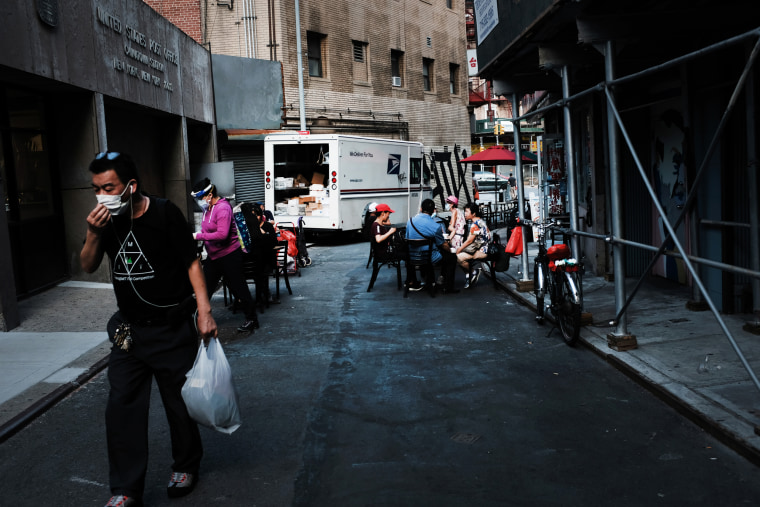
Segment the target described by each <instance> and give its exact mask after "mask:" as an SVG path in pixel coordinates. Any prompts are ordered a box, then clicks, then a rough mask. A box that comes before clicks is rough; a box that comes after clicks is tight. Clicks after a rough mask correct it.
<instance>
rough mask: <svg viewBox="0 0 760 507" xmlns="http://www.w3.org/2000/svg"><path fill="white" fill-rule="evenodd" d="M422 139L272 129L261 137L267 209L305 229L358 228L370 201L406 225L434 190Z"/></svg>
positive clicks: (339, 229)
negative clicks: (426, 169)
mask: <svg viewBox="0 0 760 507" xmlns="http://www.w3.org/2000/svg"><path fill="white" fill-rule="evenodd" d="M422 154H423V146H422V144H421V143H417V142H410V141H397V140H391V139H374V138H369V137H359V136H349V135H339V134H315V135H309V134H305V135H304V134H276V135H270V136H267V137H266V138H265V140H264V186H265V195H266V202H265V206H266V208H267V209H269V210H271V211H272V212H273V213H274V218H275V221H277V222H293V223H298V219H299V217H303V223H304V228H305V229H306V230H307V231H313V232H319V231H345V232H355V231H361V229H362V225H363V216H364V214H365V213H366V210H367V207H368V206H369V204H370V203H372V202H375V203H385V204H388V205H389V206H390V207H391V209H393V210H394V211H395V213H393V214H392V215H391V221H392V222H393V224H394V225H404V224H405V223H406V221H407V219H408V218H409V215H410V213H411V215H412V216H414V215H415V214H416V213H417V211H418V210H419V207H420V203H421V202H422V200H423V199H425V198H428V197H430V196H431V195H432V189H431V187H430V175H429V174H423V170H422V168H423V164H422Z"/></svg>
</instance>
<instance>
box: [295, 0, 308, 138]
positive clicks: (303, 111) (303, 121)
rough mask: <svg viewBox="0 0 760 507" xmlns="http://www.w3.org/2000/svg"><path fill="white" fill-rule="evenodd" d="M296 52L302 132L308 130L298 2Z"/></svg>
mask: <svg viewBox="0 0 760 507" xmlns="http://www.w3.org/2000/svg"><path fill="white" fill-rule="evenodd" d="M296 51H297V52H298V106H299V107H300V108H301V130H302V131H303V130H306V107H305V106H304V100H303V55H302V54H301V9H300V7H299V6H298V0H296Z"/></svg>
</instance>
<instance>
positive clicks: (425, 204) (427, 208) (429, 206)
mask: <svg viewBox="0 0 760 507" xmlns="http://www.w3.org/2000/svg"><path fill="white" fill-rule="evenodd" d="M420 209H421V210H422V212H423V213H427V214H428V215H432V214H433V212H434V211H435V202H434V201H433V200H432V199H425V200H424V201H422V204H421V205H420Z"/></svg>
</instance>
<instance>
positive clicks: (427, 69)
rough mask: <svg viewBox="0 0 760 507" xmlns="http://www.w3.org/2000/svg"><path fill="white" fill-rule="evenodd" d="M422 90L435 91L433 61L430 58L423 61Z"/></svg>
mask: <svg viewBox="0 0 760 507" xmlns="http://www.w3.org/2000/svg"><path fill="white" fill-rule="evenodd" d="M422 89H423V90H425V91H426V92H432V91H433V60H431V59H430V58H423V59H422Z"/></svg>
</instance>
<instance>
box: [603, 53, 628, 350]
mask: <svg viewBox="0 0 760 507" xmlns="http://www.w3.org/2000/svg"><path fill="white" fill-rule="evenodd" d="M614 54H615V45H614V43H613V42H612V41H607V43H606V45H605V48H604V75H605V79H606V80H607V81H612V80H614V79H615V60H614V58H613V56H614ZM618 140H619V132H618V126H617V123H616V122H615V117H614V115H613V114H612V111H610V108H609V107H608V108H607V142H608V144H609V158H610V168H609V170H610V201H611V202H610V206H611V210H610V212H611V214H612V216H611V220H610V222H611V224H612V234H613V236H619V237H622V236H623V211H622V210H623V205H622V202H623V190H622V185H621V184H620V182H621V181H622V173H621V170H620V148H619V146H618ZM612 272H613V273H614V274H615V311H616V313H617V316H616V317H615V332H614V333H613V334H615V335H616V336H625V335H627V334H628V318H627V316H626V314H625V303H626V298H625V248H624V247H623V245H621V244H619V243H613V245H612Z"/></svg>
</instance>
